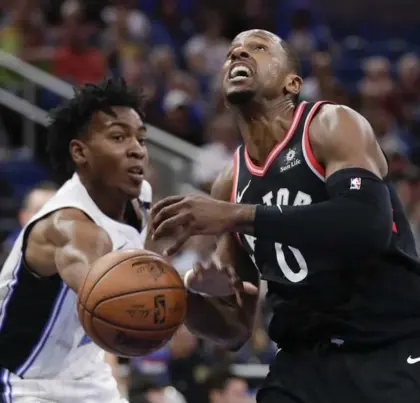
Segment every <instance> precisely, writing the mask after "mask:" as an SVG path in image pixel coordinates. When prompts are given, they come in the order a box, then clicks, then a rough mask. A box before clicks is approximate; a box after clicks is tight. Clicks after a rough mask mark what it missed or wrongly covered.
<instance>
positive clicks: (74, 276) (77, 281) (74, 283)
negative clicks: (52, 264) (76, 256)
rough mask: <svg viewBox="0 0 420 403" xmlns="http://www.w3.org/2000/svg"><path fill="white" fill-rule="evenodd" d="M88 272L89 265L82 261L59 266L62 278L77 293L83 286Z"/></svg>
mask: <svg viewBox="0 0 420 403" xmlns="http://www.w3.org/2000/svg"><path fill="white" fill-rule="evenodd" d="M88 272H89V266H88V265H87V264H84V263H80V262H77V263H73V264H70V265H67V266H65V267H58V273H59V275H60V277H61V278H62V280H63V281H64V282H65V283H66V284H67V285H68V286H69V287H70V288H71V289H72V290H73V291H74V292H76V293H78V292H79V290H80V288H81V287H82V285H83V283H84V281H85V278H86V276H87V274H88Z"/></svg>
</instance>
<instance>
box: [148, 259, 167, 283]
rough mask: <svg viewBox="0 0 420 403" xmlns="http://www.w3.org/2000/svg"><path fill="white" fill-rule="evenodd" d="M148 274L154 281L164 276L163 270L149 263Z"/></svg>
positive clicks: (157, 265) (161, 267) (159, 266)
mask: <svg viewBox="0 0 420 403" xmlns="http://www.w3.org/2000/svg"><path fill="white" fill-rule="evenodd" d="M149 273H150V274H151V276H152V277H153V279H154V280H155V281H158V280H159V278H160V277H162V276H163V275H164V274H165V268H164V267H163V266H161V265H159V264H156V263H149Z"/></svg>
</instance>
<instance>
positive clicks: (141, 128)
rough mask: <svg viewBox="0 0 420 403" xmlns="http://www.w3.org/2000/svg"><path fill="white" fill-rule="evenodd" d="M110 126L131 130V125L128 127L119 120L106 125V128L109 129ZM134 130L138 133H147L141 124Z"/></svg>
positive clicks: (144, 126)
mask: <svg viewBox="0 0 420 403" xmlns="http://www.w3.org/2000/svg"><path fill="white" fill-rule="evenodd" d="M112 126H122V127H125V128H127V129H131V128H132V127H131V125H129V124H128V123H127V122H123V121H121V120H114V121H112V122H110V123H108V124H107V127H108V128H110V127H112ZM136 130H137V131H139V132H140V131H143V132H144V131H147V127H146V125H145V124H144V123H143V124H141V125H139V126H137V128H136Z"/></svg>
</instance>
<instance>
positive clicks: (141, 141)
mask: <svg viewBox="0 0 420 403" xmlns="http://www.w3.org/2000/svg"><path fill="white" fill-rule="evenodd" d="M137 142H138V143H139V144H140V145H141V146H144V145H145V144H146V139H145V138H144V137H137Z"/></svg>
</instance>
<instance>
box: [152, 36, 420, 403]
mask: <svg viewBox="0 0 420 403" xmlns="http://www.w3.org/2000/svg"><path fill="white" fill-rule="evenodd" d="M298 73H299V72H298V65H297V62H296V59H295V57H294V56H293V54H292V52H291V51H290V49H289V48H288V47H287V45H286V44H285V43H284V42H283V41H282V40H281V39H280V38H278V37H277V36H275V35H273V34H271V33H269V32H266V31H261V30H253V31H247V32H243V33H241V34H239V35H238V36H237V37H236V38H235V39H234V40H233V42H232V46H231V48H230V51H229V54H228V55H227V60H226V63H225V65H224V67H223V72H222V74H223V86H224V92H225V95H226V100H227V102H228V104H229V105H230V108H231V109H232V111H233V112H234V113H235V115H236V118H237V121H238V125H239V127H240V130H241V133H242V137H243V140H244V146H242V147H239V149H238V150H237V152H236V154H235V158H234V163H233V164H232V166H230V167H228V168H226V170H225V171H224V172H223V173H222V174H221V175H220V177H219V178H218V179H217V180H216V181H215V183H214V185H213V189H212V196H213V197H212V198H209V197H204V196H199V195H191V196H187V197H181V196H179V197H178V196H173V197H170V198H167V199H165V200H163V201H161V202H159V203H158V204H156V206H155V207H154V208H153V209H152V216H153V238H154V239H159V238H160V237H162V236H163V235H165V236H167V235H168V234H172V235H173V236H174V238H175V243H174V244H173V246H171V247H169V248H168V250H167V253H169V254H170V253H173V252H174V251H175V250H176V249H177V248H179V246H180V245H181V244H182V243H183V242H184V241H185V240H186V239H187V238H188V237H189V236H192V235H195V234H216V235H219V234H224V235H221V236H220V238H219V242H218V247H217V250H216V251H215V253H214V255H213V257H212V259H211V261H210V262H209V263H208V264H206V265H204V266H198V267H196V268H195V270H194V271H191V272H189V273H188V275H187V276H186V285H187V286H188V287H189V288H190V290H193V291H194V292H196V296H195V300H194V306H195V309H196V310H197V312H199V311H200V297H201V298H206V296H203V293H206V294H211V295H214V296H215V302H214V304H215V305H216V304H217V303H220V304H222V303H225V304H227V301H229V304H227V305H229V311H226V313H225V315H224V316H221V315H220V314H219V316H218V319H216V318H212V319H211V320H212V321H213V325H214V324H215V323H216V321H217V320H218V327H214V326H213V329H212V332H211V333H209V332H208V331H209V329H208V328H209V326H210V325H209V324H208V321H207V316H206V320H203V319H201V321H200V320H199V319H197V320H195V321H191V318H190V319H189V320H188V321H187V324H188V326H189V327H190V328H191V329H192V330H194V331H195V332H197V333H199V334H201V335H206V334H207V337H208V338H210V339H212V340H214V341H216V342H219V343H222V344H224V345H225V346H230V347H232V348H237V347H239V346H240V345H241V343H243V342H245V340H246V339H247V337H248V336H249V334H250V331H251V328H252V319H251V318H252V316H253V315H254V313H255V310H256V305H257V297H256V295H255V292H256V289H257V288H258V287H259V276H260V277H261V278H262V279H264V280H266V281H267V283H268V294H267V298H268V300H269V302H270V303H271V305H272V308H273V312H274V317H273V320H272V322H271V324H270V328H269V333H270V337H271V338H272V339H273V340H274V341H275V342H276V343H278V345H279V348H281V350H280V351H279V353H278V354H277V356H276V358H275V361H274V362H273V364H272V366H271V369H270V373H269V375H268V377H267V378H266V380H265V382H264V384H263V387H262V389H261V390H260V392H259V394H258V399H257V400H258V402H260V403H292V402H295V403H298V402H299V403H361V402H363V403H403V402H404V403H417V402H419V401H420V265H419V261H418V259H417V254H416V251H415V246H414V241H413V236H412V234H411V232H410V229H409V224H408V222H407V219H406V217H405V216H404V213H403V208H402V206H401V203H400V201H399V199H398V197H397V195H396V193H395V191H394V190H393V188H392V187H391V186H390V185H389V184H388V182H387V179H386V177H387V173H388V166H387V161H386V159H385V157H384V155H383V153H382V151H381V149H380V147H379V145H378V143H377V141H376V139H375V135H374V133H373V131H372V128H371V126H370V124H369V123H368V122H367V121H366V119H364V118H363V117H362V116H361V115H359V114H358V113H357V112H355V111H354V110H352V109H350V108H348V107H345V106H339V105H333V104H330V103H327V102H318V103H315V104H313V103H304V102H303V103H300V104H298V103H297V102H296V100H297V98H298V95H299V91H300V88H301V85H302V79H301V78H300V77H299V75H298ZM217 199H219V200H217ZM180 226H181V227H182V231H178V232H174V230H175V229H176V228H179V227H180ZM234 237H236V238H237V239H236V240H235V239H234ZM239 245H240V248H242V250H245V251H246V252H247V255H248V262H247V261H246V260H245V258H244V257H243V256H240V255H239V253H240V252H239V250H240V249H239ZM238 256H240V258H241V261H240V262H239V261H238V260H237V258H238ZM250 260H252V261H253V262H254V263H255V266H254V265H253V264H250ZM255 267H257V268H258V271H259V276H258V274H257V273H256V269H255ZM233 268H234V269H233ZM241 281H247V283H245V284H244V283H242V282H241ZM235 293H237V294H238V297H237V298H235V296H234V294H235ZM216 301H218V302H216ZM215 316H216V314H215Z"/></svg>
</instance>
